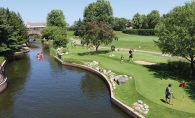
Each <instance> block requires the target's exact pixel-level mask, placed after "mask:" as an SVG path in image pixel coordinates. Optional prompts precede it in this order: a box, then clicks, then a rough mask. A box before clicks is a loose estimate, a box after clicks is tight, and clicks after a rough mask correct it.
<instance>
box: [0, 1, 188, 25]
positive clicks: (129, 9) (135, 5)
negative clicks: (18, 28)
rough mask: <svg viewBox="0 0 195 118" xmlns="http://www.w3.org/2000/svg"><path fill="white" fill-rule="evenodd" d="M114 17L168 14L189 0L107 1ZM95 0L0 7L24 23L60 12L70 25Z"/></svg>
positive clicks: (11, 3) (12, 3) (17, 3)
mask: <svg viewBox="0 0 195 118" xmlns="http://www.w3.org/2000/svg"><path fill="white" fill-rule="evenodd" d="M109 1H110V4H111V6H112V9H113V15H114V17H124V18H127V19H132V18H133V16H134V15H135V14H136V13H139V14H145V15H147V14H149V13H150V12H151V11H152V10H158V11H159V13H160V15H161V16H162V15H163V14H166V13H168V12H169V11H170V10H172V9H173V8H174V7H176V6H183V5H185V2H187V1H189V0H109ZM92 2H96V0H0V7H4V8H9V10H11V11H14V12H16V13H20V15H21V16H22V19H23V21H24V23H25V24H26V23H27V22H32V23H34V22H46V18H47V14H48V13H49V12H50V11H51V10H53V9H59V10H62V11H63V13H64V15H65V18H66V22H67V23H68V24H69V25H72V24H73V23H74V21H78V20H79V18H81V19H83V12H84V9H85V7H86V6H88V5H89V4H90V3H92Z"/></svg>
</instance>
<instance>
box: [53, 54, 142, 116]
mask: <svg viewBox="0 0 195 118" xmlns="http://www.w3.org/2000/svg"><path fill="white" fill-rule="evenodd" d="M54 58H55V59H56V60H57V61H58V62H59V63H61V64H62V65H67V66H73V67H78V68H82V69H85V70H88V71H91V72H93V73H95V74H97V75H98V76H100V77H101V78H102V79H104V81H105V82H106V84H107V85H108V86H109V90H110V96H111V102H112V103H113V104H115V105H116V106H118V107H119V108H120V109H121V110H123V111H124V112H125V113H127V114H128V115H129V116H131V117H133V118H145V117H144V116H143V115H141V114H139V113H138V112H136V111H135V110H134V109H133V108H131V107H129V106H127V105H125V104H124V103H122V102H121V101H119V100H118V99H116V98H115V97H114V94H113V92H112V91H113V88H112V85H111V83H110V81H108V79H107V77H106V76H105V75H104V74H102V73H100V72H99V71H97V70H95V69H93V68H89V67H87V66H84V65H80V64H72V63H66V62H63V61H61V60H60V59H59V58H57V57H56V56H55V57H54Z"/></svg>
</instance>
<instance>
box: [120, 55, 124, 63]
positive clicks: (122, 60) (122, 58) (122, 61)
mask: <svg viewBox="0 0 195 118" xmlns="http://www.w3.org/2000/svg"><path fill="white" fill-rule="evenodd" d="M121 63H124V57H123V55H121Z"/></svg>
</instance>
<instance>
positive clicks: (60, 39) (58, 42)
mask: <svg viewBox="0 0 195 118" xmlns="http://www.w3.org/2000/svg"><path fill="white" fill-rule="evenodd" d="M53 38H54V41H53V45H54V48H58V47H66V44H67V43H68V39H67V35H66V30H65V29H64V28H61V27H57V28H56V30H54V32H53Z"/></svg>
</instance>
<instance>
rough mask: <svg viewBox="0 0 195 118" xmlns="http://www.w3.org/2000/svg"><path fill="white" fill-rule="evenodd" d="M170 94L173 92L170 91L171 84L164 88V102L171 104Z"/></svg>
mask: <svg viewBox="0 0 195 118" xmlns="http://www.w3.org/2000/svg"><path fill="white" fill-rule="evenodd" d="M171 94H173V92H171V84H169V85H168V87H166V90H165V98H166V102H167V103H168V104H173V103H171V100H170V99H171Z"/></svg>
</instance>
